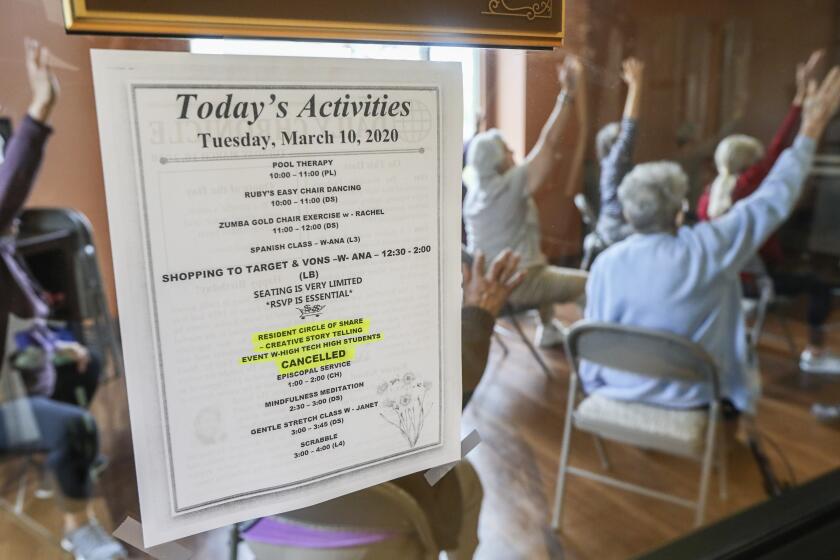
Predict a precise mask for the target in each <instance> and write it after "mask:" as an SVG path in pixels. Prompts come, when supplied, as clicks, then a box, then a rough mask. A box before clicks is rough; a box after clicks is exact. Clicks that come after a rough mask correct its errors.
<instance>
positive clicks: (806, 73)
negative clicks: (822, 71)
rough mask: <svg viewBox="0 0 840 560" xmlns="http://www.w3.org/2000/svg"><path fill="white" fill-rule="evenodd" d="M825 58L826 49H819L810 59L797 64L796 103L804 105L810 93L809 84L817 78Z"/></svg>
mask: <svg viewBox="0 0 840 560" xmlns="http://www.w3.org/2000/svg"><path fill="white" fill-rule="evenodd" d="M824 58H825V49H818V50H816V51H814V52H812V53H811V56H809V57H808V60H807V61H805V62H800V63H799V64H797V65H796V98H795V99H794V100H793V104H794V105H802V103H803V102H804V101H805V96H806V95H807V93H808V84H809V83H811V82H812V81H816V79H817V71H818V70H819V67H820V64H821V63H822V61H823V59H824Z"/></svg>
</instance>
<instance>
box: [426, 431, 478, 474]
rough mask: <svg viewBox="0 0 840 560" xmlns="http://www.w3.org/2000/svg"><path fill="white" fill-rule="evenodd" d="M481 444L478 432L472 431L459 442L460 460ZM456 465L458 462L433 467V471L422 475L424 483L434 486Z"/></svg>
mask: <svg viewBox="0 0 840 560" xmlns="http://www.w3.org/2000/svg"><path fill="white" fill-rule="evenodd" d="M479 443H481V436H480V435H479V433H478V430H473V431H471V432H470V433H469V435H467V437H465V438H464V439H462V440H461V459H463V458H464V457H466V456H467V453H469V452H470V451H472V450H473V449H475V447H476V446H477V445H478V444H479ZM457 464H458V461H455V462H454V463H447V464H445V465H441V466H439V467H435V468H433V469H429V470H427V471H426V473H425V474H424V475H423V476H425V477H426V482H428V483H429V486H434V485H435V484H437V483H438V482H440V479H441V478H443V477H444V476H446V473H448V472H449V471H451V470H452V469H453V468H454V467H455V465H457Z"/></svg>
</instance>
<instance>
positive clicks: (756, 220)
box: [580, 67, 840, 412]
mask: <svg viewBox="0 0 840 560" xmlns="http://www.w3.org/2000/svg"><path fill="white" fill-rule="evenodd" d="M838 105H840V67H837V68H834V69H832V71H831V73H830V74H829V75H828V77H827V78H826V79H825V81H824V82H823V83H822V85H821V86H820V87H819V89H816V88H815V89H814V90H813V91H812V92H811V93H810V94H809V96H808V99H807V101H806V103H805V106H804V107H805V108H804V111H803V119H802V128H801V130H800V134H799V136H798V137H797V139H796V141H795V142H794V144H793V147H792V148H790V149H789V150H787V151H786V152H785V153H784V154H783V155H782V156H781V158H779V161H778V162H776V164H775V166H774V167H773V169H772V170H771V172H770V174H769V175H768V176H767V178H766V179H765V180H764V181H763V182H762V184H761V186H760V188H759V189H757V190H756V191H755V192H754V193H753V194H752V195H750V196H749V197H747V198H745V199H743V200H741V201H740V202H738V203H737V204H735V205H734V206H732V208H731V210H730V211H729V212H727V213H726V215H725V216H722V217H720V218H718V219H716V220H713V221H711V222H702V223H700V224H698V225H696V226H694V227H687V226H682V225H681V224H682V216H683V211H682V208H683V206H684V203H685V196H686V193H687V191H688V184H687V180H686V177H685V174H684V173H683V171H682V169H681V168H680V167H679V166H678V165H677V164H675V163H670V162H658V163H647V164H643V165H638V166H636V168H635V169H634V170H633V171H631V172H630V173H629V174H628V175H627V176H626V177H625V178H624V181H623V182H622V183H621V187H620V188H619V191H618V195H619V198H620V201H621V204H622V207H623V209H624V216H625V217H626V218H627V221H628V223H630V225H632V226H633V228H634V229H635V231H636V232H637V233H635V234H634V235H632V236H630V237H629V238H627V239H626V240H625V241H624V242H622V243H618V244H616V245H614V246H612V247H610V248H609V249H607V250H606V251H605V252H604V253H602V254H601V256H600V257H598V259H597V260H596V261H595V264H594V266H593V267H592V272H591V273H590V277H589V284H588V286H587V307H586V311H585V316H586V318H587V319H591V320H595V321H606V322H612V323H620V324H626V325H633V326H639V327H646V328H650V329H658V330H662V331H670V332H673V333H676V334H679V335H682V336H685V337H687V338H690V339H691V340H694V341H695V342H698V343H699V344H701V345H702V346H704V347H705V348H706V350H708V351H709V353H710V354H711V355H712V356H713V357H714V358H715V359H716V361H717V363H718V366H719V368H720V372H721V393H722V395H723V396H724V397H725V398H727V399H729V400H730V401H731V402H732V404H733V405H734V406H735V407H736V408H737V409H738V410H741V411H747V412H754V410H755V403H756V400H757V397H758V395H759V392H760V381H759V379H758V373H757V372H756V371H755V370H754V369H752V368H750V367H748V363H749V362H748V359H749V355H748V352H749V348H748V347H747V337H746V328H745V324H744V318H743V313H742V310H741V284H740V280H739V272H740V271H741V270H742V269H743V267H744V264H745V263H746V262H747V261H748V260H749V259H751V258H752V257H753V255H754V254H755V253H756V251H758V249H759V248H760V247H761V246H762V244H763V243H764V242H765V241H766V240H767V238H768V237H769V236H770V234H771V233H772V232H773V231H775V229H776V228H777V227H778V226H779V224H781V223H782V222H783V221H784V220H785V219H786V218H787V217H788V215H789V214H790V213H791V211H792V210H793V207H794V205H795V204H796V202H797V200H798V198H799V195H800V193H801V191H802V185H803V183H804V181H805V178H806V176H807V174H808V172H809V169H810V166H811V162H812V160H813V156H814V151H815V149H816V143H817V141H818V140H819V138H820V137H821V136H822V133H823V130H824V129H825V126H826V124H827V123H828V121H829V119H830V118H831V116H832V115H833V114H834V112H835V111H836V109H837V107H838ZM605 351H609V349H605ZM580 373H581V379H582V381H583V385H584V389H585V390H586V391H587V392H588V393H594V392H598V393H600V394H602V395H603V396H605V397H611V398H615V399H624V400H633V401H641V402H645V403H648V404H653V405H661V406H667V407H674V408H689V407H698V406H704V405H706V404H708V402H709V400H710V398H711V394H710V392H709V389H708V387H707V386H705V385H696V384H691V383H682V382H676V381H662V380H651V379H647V378H643V377H639V376H635V375H633V374H631V373H628V372H622V371H617V370H613V369H610V368H604V367H600V366H596V365H594V364H591V363H588V362H584V363H583V364H582V365H581V370H580Z"/></svg>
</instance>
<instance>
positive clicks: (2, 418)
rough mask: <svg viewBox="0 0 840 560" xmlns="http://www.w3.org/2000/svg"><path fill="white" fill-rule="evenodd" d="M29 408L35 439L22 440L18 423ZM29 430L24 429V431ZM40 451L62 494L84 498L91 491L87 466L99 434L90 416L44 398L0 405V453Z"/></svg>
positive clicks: (96, 451)
mask: <svg viewBox="0 0 840 560" xmlns="http://www.w3.org/2000/svg"><path fill="white" fill-rule="evenodd" d="M22 407H26V408H28V409H29V410H31V414H32V415H34V417H35V423H36V425H37V428H38V433H37V436H38V437H37V439H36V440H34V441H30V440H28V438H26V441H24V440H23V439H24V435H23V430H22V428H21V426H23V425H26V424H27V419H28V418H29V413H28V412H24V413H21V408H22ZM28 432H29V431H28V430H27V433H28ZM26 451H40V452H44V453H46V454H47V466H48V467H49V468H50V470H51V471H52V472H53V473H54V474H55V477H56V480H57V481H58V485H59V487H60V488H61V492H62V494H64V495H65V496H67V497H68V498H73V499H77V500H82V499H87V498H89V497H90V496H91V493H92V490H93V480H92V478H91V467H92V466H93V464H94V462H95V461H96V459H97V457H98V456H99V435H98V432H97V428H96V423H95V422H94V420H93V417H92V416H91V415H90V414H89V413H88V412H87V411H86V410H84V409H83V408H80V407H78V406H71V405H69V404H64V403H60V402H56V401H54V400H51V399H48V398H46V397H29V398H25V399H21V400H20V401H15V402H6V403H3V404H2V405H0V453H10V452H11V453H14V452H26Z"/></svg>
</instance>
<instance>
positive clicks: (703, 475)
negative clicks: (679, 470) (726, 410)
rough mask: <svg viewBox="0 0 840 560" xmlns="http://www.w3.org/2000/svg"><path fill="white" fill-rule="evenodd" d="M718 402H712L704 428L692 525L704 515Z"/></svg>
mask: <svg viewBox="0 0 840 560" xmlns="http://www.w3.org/2000/svg"><path fill="white" fill-rule="evenodd" d="M719 414H720V412H719V411H718V404H717V403H714V404H713V406H712V410H710V411H709V426H708V428H706V449H705V450H704V451H703V466H702V468H701V470H700V489H699V491H698V496H697V509H696V510H695V516H694V526H695V527H699V526H700V525H702V524H703V520H704V519H705V516H706V498H707V497H708V495H709V479H710V478H711V474H712V464H713V463H714V458H715V440H716V439H717V426H718V415H719Z"/></svg>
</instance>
